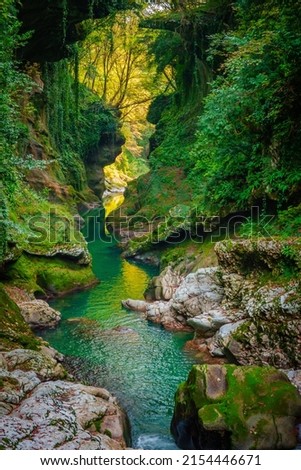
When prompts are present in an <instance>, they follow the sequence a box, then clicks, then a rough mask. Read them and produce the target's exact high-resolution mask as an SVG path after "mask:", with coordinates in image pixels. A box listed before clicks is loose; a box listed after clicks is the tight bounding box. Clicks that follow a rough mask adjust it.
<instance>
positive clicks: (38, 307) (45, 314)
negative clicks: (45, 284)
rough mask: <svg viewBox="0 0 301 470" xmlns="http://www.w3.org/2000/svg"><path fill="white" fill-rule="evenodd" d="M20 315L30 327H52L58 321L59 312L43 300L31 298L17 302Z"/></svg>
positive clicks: (59, 318) (59, 317)
mask: <svg viewBox="0 0 301 470" xmlns="http://www.w3.org/2000/svg"><path fill="white" fill-rule="evenodd" d="M18 305H19V307H20V311H21V315H22V317H23V318H24V320H25V321H26V323H28V324H29V325H30V326H31V328H45V327H52V326H55V325H57V324H58V323H59V321H60V320H61V314H60V312H58V311H57V310H54V309H53V308H51V307H49V305H48V303H47V302H45V301H44V300H32V301H30V302H21V303H19V304H18Z"/></svg>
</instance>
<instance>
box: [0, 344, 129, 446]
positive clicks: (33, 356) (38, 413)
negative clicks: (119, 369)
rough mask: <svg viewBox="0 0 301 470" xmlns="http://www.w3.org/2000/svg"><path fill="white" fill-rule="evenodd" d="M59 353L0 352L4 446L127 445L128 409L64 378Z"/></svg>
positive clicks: (0, 437)
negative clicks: (126, 411)
mask: <svg viewBox="0 0 301 470" xmlns="http://www.w3.org/2000/svg"><path fill="white" fill-rule="evenodd" d="M57 359H60V354H58V353H57V352H56V351H55V350H53V349H51V348H49V347H46V346H44V347H42V348H41V351H31V350H26V349H16V350H13V351H10V352H2V353H0V418H1V419H0V449H22V450H25V449H26V450H27V449H28V450H29V449H30V450H34V449H40V450H42V449H46V450H51V449H61V450H62V449H69V450H73V449H74V450H75V449H83V450H84V449H95V450H102V449H114V450H115V449H124V448H125V447H126V446H127V445H129V444H130V431H129V426H128V420H127V417H126V415H125V413H124V412H123V411H122V410H121V408H120V407H119V406H118V403H117V401H116V399H115V398H114V397H113V396H112V395H111V394H110V393H109V392H108V391H107V390H105V389H102V388H98V387H89V386H85V385H82V384H79V383H71V382H68V381H66V380H63V379H65V378H66V375H67V374H66V371H65V370H64V368H63V367H62V365H61V364H60V363H59V362H58V360H57Z"/></svg>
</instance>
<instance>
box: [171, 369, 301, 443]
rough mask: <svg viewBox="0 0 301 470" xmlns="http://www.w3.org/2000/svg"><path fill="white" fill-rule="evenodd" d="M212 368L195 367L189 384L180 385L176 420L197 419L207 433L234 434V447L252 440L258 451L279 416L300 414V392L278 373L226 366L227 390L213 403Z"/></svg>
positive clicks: (177, 395)
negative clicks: (209, 382)
mask: <svg viewBox="0 0 301 470" xmlns="http://www.w3.org/2000/svg"><path fill="white" fill-rule="evenodd" d="M208 367H210V366H206V365H196V366H193V367H192V370H191V372H190V374H189V377H188V380H187V382H185V383H184V384H181V385H180V387H179V389H178V392H177V394H176V404H175V414H174V416H175V417H176V419H180V420H181V419H183V418H185V419H187V418H192V417H194V418H197V419H198V420H199V422H200V424H201V425H203V426H204V428H205V429H207V430H212V431H219V430H220V431H225V430H227V431H230V432H231V435H232V437H231V439H232V443H233V445H234V447H235V446H236V445H238V443H242V442H249V440H250V442H251V445H252V446H253V445H254V446H255V447H254V448H256V439H257V437H258V439H259V437H260V436H262V433H263V432H264V431H265V429H269V427H268V426H270V427H271V426H273V420H275V418H276V417H277V416H296V414H298V413H299V414H300V410H301V399H300V395H299V394H298V391H297V389H296V388H295V387H294V386H293V385H292V384H291V383H290V382H289V380H288V379H287V377H286V376H285V375H284V374H283V373H281V372H280V371H278V370H277V369H275V368H273V367H257V366H246V367H237V366H234V365H231V364H226V365H223V367H224V368H225V369H226V384H227V387H226V389H225V392H224V394H223V395H222V396H220V397H219V398H217V399H215V400H212V399H208V397H207V395H206V377H207V368H208ZM251 417H253V418H252V419H253V420H254V425H253V426H252V427H253V428H254V429H253V431H254V435H253V434H252V436H251V435H250V428H249V424H248V420H249V419H251ZM257 417H258V419H257ZM269 417H270V419H269ZM253 431H252V432H253Z"/></svg>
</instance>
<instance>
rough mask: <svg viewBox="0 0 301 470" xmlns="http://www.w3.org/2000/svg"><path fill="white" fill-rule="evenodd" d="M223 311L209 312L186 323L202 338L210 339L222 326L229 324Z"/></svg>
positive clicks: (228, 319)
mask: <svg viewBox="0 0 301 470" xmlns="http://www.w3.org/2000/svg"><path fill="white" fill-rule="evenodd" d="M230 321H231V320H230V318H229V317H227V315H226V313H225V312H224V310H223V309H215V310H209V311H208V312H207V313H204V314H202V315H198V316H196V317H193V318H190V319H189V320H188V321H187V323H188V325H189V326H192V328H193V329H194V330H195V331H196V333H197V334H200V335H201V336H202V337H211V336H213V335H214V333H215V332H216V331H218V330H219V329H220V328H221V327H222V326H223V325H225V324H227V323H230Z"/></svg>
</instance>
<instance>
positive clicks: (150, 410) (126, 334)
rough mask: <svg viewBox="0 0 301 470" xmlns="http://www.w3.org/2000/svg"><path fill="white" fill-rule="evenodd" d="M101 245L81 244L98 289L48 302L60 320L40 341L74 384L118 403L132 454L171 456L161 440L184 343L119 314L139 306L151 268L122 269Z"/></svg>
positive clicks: (111, 250) (183, 336)
mask: <svg viewBox="0 0 301 470" xmlns="http://www.w3.org/2000/svg"><path fill="white" fill-rule="evenodd" d="M95 215H96V213H95ZM101 238H102V239H101V240H100V239H97V240H95V241H92V242H90V243H89V250H90V252H91V254H92V257H93V268H94V272H95V273H96V275H97V277H98V278H99V279H101V282H100V284H98V286H96V287H95V288H93V289H91V290H88V291H83V292H78V293H75V294H71V295H69V296H67V297H64V298H60V299H57V300H55V301H53V302H52V306H53V307H54V308H56V309H58V310H59V311H61V313H62V318H63V320H62V322H61V323H60V325H59V326H58V327H57V328H56V329H52V330H46V331H44V333H43V337H44V339H46V340H47V341H49V342H50V344H51V345H52V346H53V347H55V348H56V349H58V350H59V351H60V352H62V353H63V354H65V355H66V358H67V362H68V363H69V367H71V370H72V372H73V373H74V374H75V376H76V378H77V379H78V380H82V381H88V382H89V383H90V384H92V385H98V386H101V387H105V388H107V389H108V390H110V391H111V392H112V393H113V394H114V395H116V396H117V397H118V398H119V400H120V403H121V405H122V406H123V407H124V408H125V410H126V411H127V413H128V415H129V419H130V423H131V428H132V438H133V447H135V448H136V447H139V448H141V447H142V448H144V449H175V448H176V446H175V444H174V442H173V439H172V438H171V437H170V432H169V426H170V421H171V417H172V412H173V396H174V393H175V391H176V388H177V386H178V384H179V383H180V382H181V381H183V380H185V379H186V377H187V374H188V371H189V370H190V367H191V365H192V364H193V363H194V360H193V356H192V355H189V353H185V352H184V351H183V346H184V344H185V342H186V341H187V339H189V338H190V336H191V335H189V334H187V333H170V332H167V331H166V330H164V329H163V328H161V327H160V326H156V325H153V324H150V323H149V322H147V321H146V320H144V319H143V318H141V317H140V316H139V314H137V313H134V312H133V313H131V312H128V311H126V310H124V309H123V308H122V307H121V300H122V299H125V298H128V297H130V298H143V291H144V290H145V288H146V287H147V284H148V281H149V279H150V278H151V277H152V276H154V275H155V274H156V268H153V267H150V266H147V265H138V264H134V263H129V262H128V261H126V260H124V259H122V258H121V257H120V250H119V249H118V247H117V246H116V243H115V242H114V241H111V240H110V238H109V237H105V236H104V235H103V234H102V237H101ZM66 338H68V341H66Z"/></svg>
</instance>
